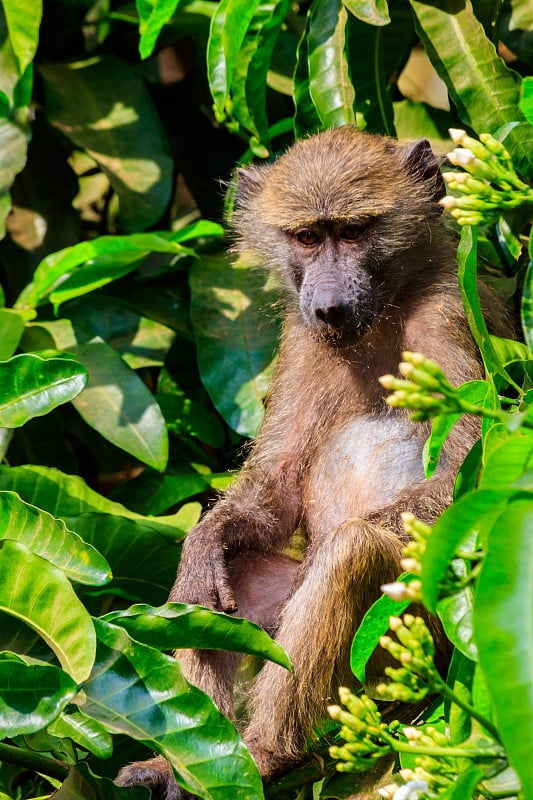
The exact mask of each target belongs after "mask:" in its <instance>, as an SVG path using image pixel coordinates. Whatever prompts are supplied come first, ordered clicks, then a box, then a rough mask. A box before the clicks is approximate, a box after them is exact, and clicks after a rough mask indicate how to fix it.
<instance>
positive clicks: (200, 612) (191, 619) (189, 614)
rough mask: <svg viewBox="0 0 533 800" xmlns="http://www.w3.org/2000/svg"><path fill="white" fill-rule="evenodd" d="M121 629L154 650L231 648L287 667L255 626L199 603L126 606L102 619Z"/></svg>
mask: <svg viewBox="0 0 533 800" xmlns="http://www.w3.org/2000/svg"><path fill="white" fill-rule="evenodd" d="M103 619H105V620H106V622H112V623H113V624H114V625H119V626H120V627H121V628H125V629H126V630H127V631H128V633H129V635H130V636H131V638H132V639H135V640H136V641H138V642H143V643H144V644H148V645H150V647H155V648H157V649H158V650H180V649H182V648H184V647H201V648H205V649H207V650H234V651H236V652H238V653H247V654H248V655H252V656H256V657H257V658H266V659H268V660H269V661H274V662H275V663H276V664H280V665H281V666H282V667H285V669H290V668H291V663H290V660H289V658H288V656H287V653H286V652H285V650H284V649H283V648H282V647H281V645H279V644H278V643H277V642H275V641H274V640H273V639H271V638H270V636H269V635H268V634H267V633H266V631H264V630H263V628H261V627H260V626H259V625H256V624H255V623H253V622H250V621H249V620H247V619H241V618H240V617H232V616H228V615H227V614H221V613H219V612H218V611H211V610H209V609H208V608H202V607H201V606H194V605H186V604H184V603H167V604H166V605H164V606H161V607H160V608H154V607H153V606H147V605H134V606H130V607H129V608H128V609H126V610H125V611H112V612H111V613H109V614H106V616H105V617H104V618H103Z"/></svg>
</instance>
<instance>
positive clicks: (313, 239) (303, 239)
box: [294, 228, 318, 247]
mask: <svg viewBox="0 0 533 800" xmlns="http://www.w3.org/2000/svg"><path fill="white" fill-rule="evenodd" d="M294 237H295V239H297V240H298V241H299V242H300V244H303V245H304V246H305V247H311V246H312V245H314V244H316V243H317V242H318V234H316V233H315V232H314V231H312V230H311V229H310V228H301V229H300V230H299V231H296V233H295V234H294Z"/></svg>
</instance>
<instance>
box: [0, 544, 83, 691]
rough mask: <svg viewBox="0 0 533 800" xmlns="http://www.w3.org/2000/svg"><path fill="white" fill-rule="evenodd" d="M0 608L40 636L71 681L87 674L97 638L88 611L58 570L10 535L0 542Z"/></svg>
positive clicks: (80, 678)
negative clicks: (11, 539)
mask: <svg viewBox="0 0 533 800" xmlns="http://www.w3.org/2000/svg"><path fill="white" fill-rule="evenodd" d="M36 576H38V578H39V579H38V580H36ZM0 610H1V611H4V612H5V613H7V614H11V615H13V616H14V617H17V619H19V620H21V621H22V622H25V623H26V624H27V625H29V626H30V628H33V629H34V630H35V631H36V632H37V633H38V634H39V635H40V636H42V638H43V639H44V640H45V642H46V643H47V645H48V646H49V647H50V648H51V649H52V650H53V651H54V653H55V654H56V656H57V658H58V659H59V662H60V664H61V666H62V667H63V669H64V670H65V671H66V672H68V674H69V675H71V676H72V678H74V680H76V681H78V682H79V681H82V680H85V678H87V677H88V675H89V673H90V671H91V667H92V664H93V661H94V653H95V638H96V637H95V633H94V628H93V625H92V622H91V618H90V616H89V614H88V613H87V611H86V610H85V608H84V607H83V605H82V604H81V602H80V601H79V600H78V598H77V597H76V594H75V592H74V590H73V589H72V586H71V585H70V583H69V581H68V578H66V576H65V575H64V574H63V573H62V572H61V571H60V570H59V569H57V568H56V567H54V566H52V564H50V563H49V562H48V561H45V560H44V559H43V558H40V557H39V556H36V555H34V554H33V553H30V551H29V550H28V549H27V548H26V547H24V546H23V545H21V544H19V543H18V542H12V541H9V540H4V541H0Z"/></svg>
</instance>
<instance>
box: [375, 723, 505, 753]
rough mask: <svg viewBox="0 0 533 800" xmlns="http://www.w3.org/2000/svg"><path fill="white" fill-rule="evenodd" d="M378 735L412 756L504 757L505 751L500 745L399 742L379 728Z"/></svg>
mask: <svg viewBox="0 0 533 800" xmlns="http://www.w3.org/2000/svg"><path fill="white" fill-rule="evenodd" d="M380 736H381V738H382V739H384V740H385V741H386V742H388V744H390V746H391V747H392V748H393V749H394V750H396V752H397V753H410V754H411V755H413V756H442V757H443V758H505V751H504V750H503V748H501V747H493V748H490V747H483V748H478V747H461V746H460V745H459V746H457V747H438V746H437V745H435V747H433V746H427V745H426V746H424V745H417V744H411V743H410V742H400V741H399V740H398V739H396V738H395V737H394V736H391V735H390V734H389V733H387V732H386V731H383V730H381V731H380Z"/></svg>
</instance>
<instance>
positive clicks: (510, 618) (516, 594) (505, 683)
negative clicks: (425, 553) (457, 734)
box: [474, 500, 533, 800]
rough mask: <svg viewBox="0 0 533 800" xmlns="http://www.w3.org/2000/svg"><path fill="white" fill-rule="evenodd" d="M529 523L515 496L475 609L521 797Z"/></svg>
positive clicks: (531, 735)
mask: <svg viewBox="0 0 533 800" xmlns="http://www.w3.org/2000/svg"><path fill="white" fill-rule="evenodd" d="M532 525H533V504H532V502H531V501H530V500H515V501H514V502H512V503H510V504H509V505H508V506H507V508H506V509H505V511H504V512H503V513H502V514H500V516H499V517H498V519H497V520H496V521H495V523H494V525H493V527H492V530H491V532H490V535H489V540H488V546H487V552H486V555H485V560H484V562H483V568H482V570H481V575H480V577H479V582H478V586H477V591H476V599H475V607H474V625H475V632H476V640H477V643H478V648H479V662H480V665H481V667H482V669H483V672H484V674H485V677H486V679H487V685H488V687H489V691H490V693H491V696H492V701H493V703H494V708H495V712H496V718H497V720H498V730H499V732H500V734H501V737H502V740H503V743H504V745H505V747H506V750H507V753H508V755H509V759H510V761H511V764H512V766H513V767H514V768H515V770H516V772H517V773H518V776H519V778H520V781H521V784H522V794H523V797H524V798H525V800H531V798H533V760H532V759H531V748H530V746H529V743H530V742H531V741H532V740H533V679H532V675H533V619H532V617H531V614H529V613H526V614H524V609H530V608H531V606H532V604H533V536H531V530H532ZM502 676H505V679H504V680H502Z"/></svg>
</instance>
